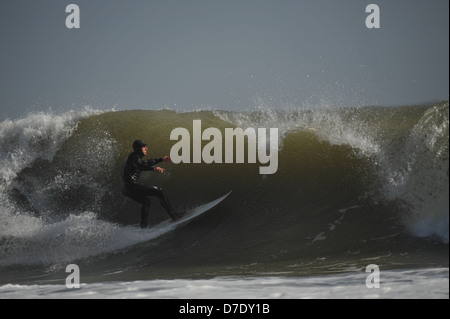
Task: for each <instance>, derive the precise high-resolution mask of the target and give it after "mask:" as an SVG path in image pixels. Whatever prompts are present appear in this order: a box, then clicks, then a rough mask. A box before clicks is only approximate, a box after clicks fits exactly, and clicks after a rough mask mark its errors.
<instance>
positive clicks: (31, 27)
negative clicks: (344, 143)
mask: <svg viewBox="0 0 450 319" xmlns="http://www.w3.org/2000/svg"><path fill="white" fill-rule="evenodd" d="M71 3H74V4H77V5H78V6H79V8H80V23H81V24H80V28H79V29H68V28H67V27H66V17H67V16H68V15H69V13H66V12H65V10H66V6H67V5H69V4H71ZM371 3H374V4H377V5H378V6H379V9H380V28H379V29H368V28H367V27H366V23H365V21H366V17H367V16H368V15H369V13H366V12H365V11H366V6H367V5H369V4H371ZM0 45H1V49H0V120H3V119H4V118H6V117H8V118H11V119H14V118H18V117H23V116H25V115H26V114H27V113H28V112H30V111H40V110H48V109H52V110H54V111H58V112H62V111H66V110H69V109H79V108H82V107H83V106H85V105H91V106H92V107H93V108H106V109H110V108H112V107H115V108H116V109H117V110H125V109H157V108H162V107H168V108H172V109H180V110H192V109H196V108H199V107H202V108H206V107H210V108H213V109H228V110H240V109H248V108H253V107H255V106H257V105H258V103H262V104H264V105H265V106H268V107H271V108H280V109H285V108H287V107H295V106H305V105H309V106H314V105H321V104H322V105H323V104H326V105H331V106H334V105H335V106H355V105H385V106H388V105H399V104H419V103H422V102H429V101H437V100H444V99H448V97H449V93H448V92H449V89H448V88H449V1H448V0H370V1H364V0H305V1H304V0H158V1H156V0H155V1H154V0H142V1H141V0H127V1H125V0H69V1H64V0H34V1H30V0H0Z"/></svg>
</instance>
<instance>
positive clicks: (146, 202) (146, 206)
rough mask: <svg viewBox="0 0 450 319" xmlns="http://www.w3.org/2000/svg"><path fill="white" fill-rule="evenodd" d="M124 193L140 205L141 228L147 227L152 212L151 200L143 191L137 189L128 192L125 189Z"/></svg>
mask: <svg viewBox="0 0 450 319" xmlns="http://www.w3.org/2000/svg"><path fill="white" fill-rule="evenodd" d="M123 193H124V194H125V195H126V196H128V197H129V198H131V199H132V200H134V201H136V202H138V203H140V204H141V205H142V206H141V223H140V225H141V228H145V227H147V224H148V214H149V212H150V199H149V198H148V197H147V196H146V195H145V194H142V189H139V188H137V187H136V189H132V190H128V189H124V190H123Z"/></svg>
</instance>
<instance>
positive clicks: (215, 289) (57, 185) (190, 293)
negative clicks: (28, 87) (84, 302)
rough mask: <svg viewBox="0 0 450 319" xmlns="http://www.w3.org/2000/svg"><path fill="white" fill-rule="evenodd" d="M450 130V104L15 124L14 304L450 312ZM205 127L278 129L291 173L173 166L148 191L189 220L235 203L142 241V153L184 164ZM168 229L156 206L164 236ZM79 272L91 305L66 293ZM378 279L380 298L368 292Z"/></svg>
mask: <svg viewBox="0 0 450 319" xmlns="http://www.w3.org/2000/svg"><path fill="white" fill-rule="evenodd" d="M448 116H449V106H448V102H442V103H436V104H431V105H417V106H399V107H389V108H383V107H349V108H342V109H329V108H319V109H308V108H301V109H296V110H289V111H274V110H271V109H260V110H254V111H248V112H244V111H243V112H229V111H193V112H177V111H172V110H158V111H142V110H136V111H97V110H90V109H86V110H83V111H78V112H68V113H64V114H51V113H49V112H48V113H37V114H30V115H28V116H27V117H25V118H23V119H19V120H15V121H10V120H5V121H3V122H2V123H0V148H1V151H0V163H1V165H0V180H1V184H0V298H288V299H290V298H293V299H296V298H448V295H449V294H448V234H449V230H448V225H449V221H448V216H449V213H448V211H449V209H448V208H449V205H448V198H449V197H448V194H449V179H448V177H449V172H448V170H449V162H448V141H449V135H448V123H449V120H448ZM194 120H201V124H202V130H205V129H206V128H217V129H218V130H219V131H220V132H222V133H223V136H225V131H226V129H227V128H242V129H244V130H245V129H246V128H254V129H257V128H267V129H269V128H277V129H278V136H276V137H273V136H269V137H268V139H267V140H266V141H265V142H266V144H267V145H277V156H278V158H277V172H276V173H275V174H270V175H263V174H260V172H259V168H260V167H261V166H264V165H266V164H264V163H261V162H257V163H251V162H249V161H248V160H246V159H248V157H247V156H248V155H249V153H250V152H251V151H247V148H246V147H247V146H248V145H247V144H248V140H246V143H245V147H244V149H245V150H246V151H245V156H244V159H245V160H244V163H237V162H238V159H237V158H236V157H234V158H233V159H234V161H233V163H211V164H206V163H205V162H201V163H180V164H174V163H163V164H161V166H163V167H164V168H166V169H167V173H166V174H156V173H143V176H142V177H143V180H144V181H146V182H148V183H151V184H154V185H158V186H161V187H163V188H164V189H165V191H166V193H167V195H168V197H169V198H170V200H171V202H172V205H173V206H174V207H176V209H177V210H180V211H181V210H186V209H190V208H193V207H196V206H199V205H202V204H204V203H207V202H210V201H212V200H214V199H216V198H218V197H220V196H222V195H224V194H226V193H228V192H230V191H232V193H231V194H230V196H229V197H228V198H227V199H226V200H225V201H224V202H222V203H221V204H220V205H218V206H217V207H215V208H214V209H212V210H211V211H209V212H207V213H205V214H204V215H202V216H201V217H199V218H197V219H195V220H193V221H191V222H190V223H188V224H186V225H184V226H182V227H178V228H176V229H175V228H167V229H163V230H161V229H159V230H158V231H157V230H156V229H154V228H148V229H140V228H138V227H136V226H135V225H136V224H137V223H138V222H139V205H138V204H136V203H134V202H132V201H131V200H129V199H126V198H125V197H124V196H123V195H122V194H121V192H120V187H119V183H118V181H119V175H120V168H121V165H122V162H123V160H124V159H125V157H126V156H127V155H128V153H129V152H131V143H132V142H133V141H134V140H135V139H144V140H145V141H146V142H147V143H148V144H149V156H148V157H149V158H152V157H155V158H157V157H158V158H159V157H161V156H163V155H169V154H170V152H171V148H172V147H173V145H174V144H175V143H176V142H177V141H175V140H171V139H170V135H171V132H172V131H173V130H174V129H176V128H185V129H187V130H188V131H189V132H190V133H192V134H191V137H192V136H194V134H193V130H194V129H193V121H194ZM270 138H276V139H277V140H276V143H273V142H274V141H271V140H270ZM209 142H210V141H209V140H206V139H205V140H203V141H201V144H200V145H201V148H202V149H204V148H205V146H206V147H208V144H209ZM194 144H195V142H192V146H193V147H192V148H191V149H194ZM197 146H198V145H197ZM259 146H261V145H259ZM262 146H263V145H262ZM234 147H235V148H234V153H237V152H238V149H237V145H234ZM223 148H224V149H223V153H225V151H226V149H225V145H223ZM216 150H217V149H216ZM223 156H225V154H223ZM223 162H225V161H223ZM165 219H167V216H166V215H165V213H164V211H163V209H162V207H160V205H159V203H158V202H157V201H155V200H154V201H153V202H152V207H151V224H152V225H156V224H158V223H160V222H162V221H164V220H165ZM70 264H76V265H77V266H78V267H79V269H80V282H81V287H80V288H79V289H69V288H67V287H66V285H65V283H66V279H67V277H68V276H69V275H70V273H67V272H66V267H67V265H70ZM371 264H375V265H377V266H378V267H379V269H380V288H372V289H370V288H367V286H366V278H367V276H368V275H369V274H368V273H366V272H365V269H366V267H367V266H368V265H371Z"/></svg>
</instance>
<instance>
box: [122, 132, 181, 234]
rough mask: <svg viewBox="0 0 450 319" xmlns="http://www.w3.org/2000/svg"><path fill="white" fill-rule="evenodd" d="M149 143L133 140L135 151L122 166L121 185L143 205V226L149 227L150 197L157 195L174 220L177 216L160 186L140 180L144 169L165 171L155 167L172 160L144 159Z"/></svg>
mask: <svg viewBox="0 0 450 319" xmlns="http://www.w3.org/2000/svg"><path fill="white" fill-rule="evenodd" d="M147 152H148V148H147V144H146V143H145V142H144V141H142V140H136V141H134V142H133V152H132V153H131V154H130V155H128V157H127V159H126V160H125V162H124V164H123V166H122V173H121V187H122V192H123V193H124V194H125V195H126V196H128V197H129V198H131V199H133V200H135V201H136V202H138V203H140V204H141V205H142V208H141V227H142V228H145V227H147V222H148V214H149V210H150V199H149V198H148V197H150V196H155V197H157V198H158V200H159V202H160V203H161V206H162V207H164V209H165V210H166V212H167V214H168V215H169V217H170V218H171V219H172V220H173V221H174V220H176V219H177V216H176V215H175V213H174V212H173V210H172V207H171V206H170V203H169V200H168V198H167V196H166V195H165V194H164V192H163V190H162V189H161V188H160V187H157V186H153V185H148V184H144V183H140V182H139V176H140V175H141V172H142V171H157V172H159V173H164V171H165V169H164V168H161V167H153V166H154V165H156V164H158V163H161V162H170V161H171V160H170V157H169V156H164V157H162V158H156V159H149V160H143V159H142V158H143V157H144V156H146V155H147Z"/></svg>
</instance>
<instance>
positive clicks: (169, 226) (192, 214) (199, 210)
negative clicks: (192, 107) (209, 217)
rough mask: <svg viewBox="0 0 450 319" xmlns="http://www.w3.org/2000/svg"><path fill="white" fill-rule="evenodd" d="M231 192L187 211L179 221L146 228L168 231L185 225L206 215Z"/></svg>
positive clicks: (169, 221)
mask: <svg viewBox="0 0 450 319" xmlns="http://www.w3.org/2000/svg"><path fill="white" fill-rule="evenodd" d="M230 194H231V192H229V193H228V194H225V195H223V196H222V197H220V198H218V199H216V200H213V201H212V202H209V203H206V204H204V205H201V206H198V207H196V208H194V209H192V210H190V211H188V212H187V213H186V214H184V215H183V216H182V217H181V218H180V219H178V220H177V221H171V220H166V221H163V222H161V223H159V224H157V225H155V226H152V227H150V228H147V229H148V230H153V231H164V232H166V231H169V230H172V229H175V228H176V227H178V226H180V225H182V224H185V223H187V222H188V221H191V220H193V219H194V218H196V217H198V216H200V215H201V214H203V213H206V212H207V211H208V210H210V209H212V208H214V207H215V206H217V205H219V204H220V203H221V202H222V201H223V200H225V198H227V197H228V195H230Z"/></svg>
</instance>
